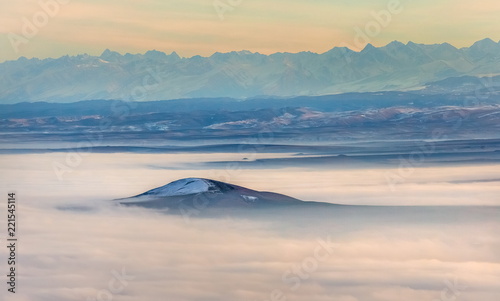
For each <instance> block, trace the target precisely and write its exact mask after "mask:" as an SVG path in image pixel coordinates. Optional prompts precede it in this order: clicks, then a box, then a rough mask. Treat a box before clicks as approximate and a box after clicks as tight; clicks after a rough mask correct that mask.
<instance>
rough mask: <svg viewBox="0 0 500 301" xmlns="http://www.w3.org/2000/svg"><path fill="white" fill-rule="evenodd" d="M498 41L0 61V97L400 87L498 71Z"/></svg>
mask: <svg viewBox="0 0 500 301" xmlns="http://www.w3.org/2000/svg"><path fill="white" fill-rule="evenodd" d="M499 53H500V43H497V42H494V41H492V40H490V39H485V40H482V41H478V42H476V43H475V44H474V45H472V46H471V47H469V48H462V49H457V48H455V47H453V46H452V45H450V44H447V43H444V44H436V45H423V44H416V43H412V42H409V43H407V44H403V43H399V42H392V43H390V44H388V45H387V46H384V47H379V48H377V47H374V46H372V45H367V46H366V47H365V49H363V50H362V51H360V52H355V51H352V50H349V49H347V48H333V49H332V50H330V51H327V52H325V53H322V54H318V53H312V52H300V53H274V54H271V55H263V54H260V53H252V52H249V51H240V52H234V51H233V52H229V53H215V54H213V55H212V56H210V57H201V56H194V57H191V58H181V57H180V56H179V55H177V53H175V52H174V53H171V54H169V55H167V54H165V53H163V52H160V51H148V52H146V53H145V54H135V55H134V54H128V53H127V54H125V55H121V54H119V53H117V52H113V51H110V50H106V51H104V52H103V53H102V55H100V56H90V55H86V54H85V55H78V56H73V57H70V56H64V57H61V58H57V59H44V60H40V59H36V58H34V59H26V58H20V59H18V60H17V61H8V62H4V63H1V64H0V102H1V103H17V102H22V101H51V102H73V101H79V100H89V99H121V100H127V101H145V100H162V99H163V100H164V99H176V98H193V97H225V96H227V97H235V98H245V97H253V96H257V95H275V96H296V95H324V94H335V93H342V92H365V91H383V90H385V91H388V90H405V89H416V88H419V87H422V86H423V85H424V84H425V83H428V82H433V81H438V80H443V79H446V78H449V77H459V76H465V75H468V76H486V75H496V74H500V55H499Z"/></svg>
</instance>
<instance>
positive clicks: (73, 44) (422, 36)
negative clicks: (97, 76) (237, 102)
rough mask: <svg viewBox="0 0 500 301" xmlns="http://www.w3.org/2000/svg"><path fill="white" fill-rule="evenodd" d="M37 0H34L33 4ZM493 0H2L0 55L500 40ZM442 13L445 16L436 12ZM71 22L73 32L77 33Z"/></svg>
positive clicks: (276, 49) (290, 49) (271, 49)
mask: <svg viewBox="0 0 500 301" xmlns="http://www.w3.org/2000/svg"><path fill="white" fill-rule="evenodd" d="M40 3H41V4H40ZM499 12H500V4H499V3H498V2H497V1H492V0H488V1H482V2H481V5H477V4H476V3H472V2H470V1H466V0H462V1H450V0H438V1H418V2H415V1H407V0H391V1H387V0H377V1H367V0H363V1H357V2H355V3H353V2H350V1H343V0H337V1H318V2H315V3H311V2H307V1H301V0H294V1H273V2H269V1H262V0H259V1H230V2H227V1H224V0H215V1H201V0H190V1H180V0H176V1H169V2H164V1H158V0H156V1H155V0H150V1H147V2H144V1H130V0H129V1H106V2H104V3H103V2H99V1H95V0H92V1H85V2H82V1H66V0H64V1H63V0H57V2H56V0H46V1H41V2H38V1H22V2H5V3H3V4H1V5H0V17H1V18H2V20H3V25H2V26H0V33H2V34H3V35H4V36H5V38H4V39H2V40H0V61H4V60H13V59H16V58H18V57H21V56H26V57H39V58H45V57H59V56H62V55H66V54H68V55H76V54H78V53H89V54H91V55H98V54H100V53H102V51H103V50H104V49H107V48H109V49H113V50H115V51H118V52H120V53H127V52H129V53H140V52H145V51H147V50H151V49H157V50H161V51H163V52H166V53H170V52H172V51H176V52H178V53H179V54H180V55H181V56H183V57H191V56H194V55H203V56H207V55H210V54H212V53H214V52H217V51H219V52H229V51H233V50H235V51H237V50H241V49H246V50H249V51H252V52H260V53H264V54H270V53H275V52H285V51H288V52H300V51H312V52H317V53H322V52H325V51H328V50H329V49H331V48H333V47H343V46H347V47H349V46H352V47H350V48H354V49H355V50H360V49H362V48H363V47H364V46H365V45H366V44H368V43H371V44H373V45H375V46H381V45H385V44H388V43H389V42H391V41H394V40H398V41H401V42H403V43H406V42H408V41H413V42H415V43H423V44H435V43H442V42H448V43H450V44H452V45H455V46H456V47H459V48H460V47H465V46H470V45H471V44H472V43H473V42H475V41H478V40H481V39H483V38H485V37H490V38H492V39H493V40H495V41H498V40H500V36H499V34H498V33H497V32H498V31H497V30H496V29H497V28H498V27H500V20H499V18H498V14H499ZM444 15H446V23H444V22H441V21H440V20H442V19H443V16H444ZM74 32H78V35H74V34H73V33H74Z"/></svg>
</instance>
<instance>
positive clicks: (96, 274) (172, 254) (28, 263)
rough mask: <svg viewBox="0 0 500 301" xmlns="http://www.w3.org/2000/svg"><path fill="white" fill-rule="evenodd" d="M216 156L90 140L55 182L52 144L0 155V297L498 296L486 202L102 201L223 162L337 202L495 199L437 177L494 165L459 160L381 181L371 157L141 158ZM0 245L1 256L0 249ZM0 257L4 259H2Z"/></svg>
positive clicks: (485, 173)
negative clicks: (301, 205) (279, 166)
mask: <svg viewBox="0 0 500 301" xmlns="http://www.w3.org/2000/svg"><path fill="white" fill-rule="evenodd" d="M130 156H134V157H133V158H131V157H130ZM197 156H198V157H197ZM220 157H228V155H224V154H216V155H213V157H210V156H208V155H193V156H190V157H189V158H187V157H183V156H180V155H134V154H105V155H100V154H91V155H89V156H88V157H85V158H84V160H83V161H82V163H81V164H80V165H79V166H78V167H77V168H75V169H74V170H73V171H72V172H71V173H68V174H67V178H65V180H64V181H62V182H61V181H58V180H57V178H56V177H55V175H54V173H53V170H52V169H51V166H52V162H54V161H57V160H61V159H62V160H64V154H46V155H36V156H35V155H33V156H29V155H27V156H26V155H25V156H22V160H21V157H16V156H6V155H4V156H1V157H0V158H1V160H2V161H1V162H0V163H1V164H0V166H1V169H2V170H1V172H2V176H1V180H2V181H1V183H2V184H0V188H1V189H0V190H1V193H2V194H6V192H7V191H8V190H11V189H13V190H16V191H17V193H18V195H19V218H20V220H19V238H20V241H19V251H18V252H19V260H18V267H19V279H18V293H17V294H16V295H15V296H13V295H7V293H6V288H5V287H4V289H2V291H1V292H0V295H2V298H3V299H2V300H9V301H10V300H14V301H25V300H27V301H28V300H29V301H63V300H64V301H67V300H123V301H132V300H153V301H154V300H165V299H168V300H176V301H184V300H186V301H188V300H189V301H193V300H200V301H201V300H203V301H207V300H214V301H215V300H217V301H225V300H228V301H229V300H249V301H265V300H291V301H302V300H318V301H323V300H332V299H333V300H342V301H356V300H359V301H362V300H370V301H372V300H373V301H382V300H383V301H386V300H394V301H396V300H397V301H399V300H406V301H417V300H418V301H420V300H431V301H435V300H452V298H455V299H454V300H463V301H476V300H482V301H496V300H497V299H498V295H499V294H500V290H499V288H498V283H500V255H499V254H500V252H499V250H500V238H499V237H498V232H499V230H500V221H499V220H498V214H497V213H498V209H492V208H477V207H476V208H472V207H471V208H462V209H454V210H455V211H450V210H451V209H449V208H446V207H444V208H440V209H436V210H438V211H435V210H434V211H432V212H431V211H429V213H427V211H425V210H427V209H425V210H424V209H419V208H410V207H406V209H404V210H399V211H397V210H395V209H394V208H392V209H390V208H387V210H386V209H384V208H382V209H376V210H375V209H369V208H368V209H367V207H359V208H353V209H350V211H348V214H347V213H346V214H344V213H338V214H333V215H331V216H325V215H322V216H321V217H314V216H309V215H308V213H307V212H300V214H297V215H291V214H290V213H287V214H283V215H282V216H275V217H272V218H269V217H257V218H255V217H253V218H241V217H234V216H226V217H221V218H191V219H189V220H185V219H184V218H182V217H181V216H172V215H165V214H160V213H158V212H154V211H150V210H144V209H138V208H122V207H116V206H113V205H112V204H110V202H109V200H110V199H112V198H116V197H125V196H130V195H133V194H137V193H141V192H143V191H145V190H147V189H150V188H153V187H155V186H159V185H162V184H166V183H167V182H169V181H171V180H174V179H176V178H181V177H186V176H204V177H212V178H217V177H218V176H219V175H224V173H226V175H230V176H229V177H228V179H226V180H228V181H230V182H233V183H235V184H240V185H244V186H248V187H249V188H255V189H259V190H273V191H276V192H280V193H285V194H289V195H292V196H295V197H300V198H303V199H306V197H307V196H308V195H310V196H311V198H312V199H313V200H322V197H325V196H327V195H332V196H331V197H332V199H334V200H340V199H342V200H345V203H351V204H356V203H358V204H359V203H363V202H366V203H369V202H371V203H373V204H378V203H376V202H380V203H379V204H390V205H397V204H398V203H397V200H398V198H399V199H401V202H402V203H403V204H409V203H411V202H412V201H413V200H415V202H417V204H424V203H425V204H429V203H431V202H433V203H434V204H438V205H439V204H449V203H450V200H452V199H453V198H455V199H457V200H460V202H463V203H464V204H469V205H470V204H475V203H483V202H484V203H488V201H491V202H492V203H494V202H497V201H498V200H497V199H495V198H494V193H497V189H498V187H496V186H495V184H494V183H492V182H480V183H460V184H454V183H451V182H452V181H467V180H470V179H476V178H477V179H486V178H498V174H496V172H495V168H497V167H496V166H477V167H470V168H469V167H468V169H467V173H465V172H464V171H463V170H461V169H460V168H459V167H442V168H437V167H436V168H427V169H418V170H416V171H415V173H414V174H412V175H411V176H409V177H408V178H407V182H406V183H404V184H402V185H401V186H399V187H398V189H397V190H396V191H395V192H391V191H390V190H389V189H388V188H387V186H385V183H384V178H383V175H384V172H386V171H387V170H383V169H380V170H378V169H373V170H359V169H353V170H331V171H328V172H326V171H316V172H314V171H312V170H306V169H303V170H300V171H301V172H302V173H299V170H298V169H287V170H267V171H265V173H263V171H262V170H240V171H238V172H235V173H233V174H228V170H199V171H193V170H182V168H179V170H178V171H172V170H157V169H149V168H148V167H147V166H148V165H150V164H152V163H153V162H156V163H158V162H160V161H161V162H162V163H164V164H172V165H175V164H178V166H179V167H182V164H181V163H182V162H184V161H189V162H194V161H196V160H199V161H202V160H207V158H208V159H213V160H218V159H220ZM132 159H133V160H132ZM4 169H5V170H4ZM7 170H8V171H9V172H8V173H7V172H6V171H7ZM496 170H498V169H496ZM292 171H293V172H292ZM263 174H265V177H263V176H262V175H263ZM259 175H260V177H259ZM217 179H219V180H222V179H221V178H217ZM360 179H363V180H362V181H361V180H360ZM356 182H357V183H359V187H356V186H355V185H354V184H355V183H356ZM308 184H309V185H308ZM474 194H475V195H476V199H470V198H469V197H472V195H474ZM496 195H498V193H497V194H496ZM384 196H385V197H384ZM419 198H422V199H421V200H420V201H419ZM468 198H469V199H468ZM489 198H491V200H490V199H489ZM61 208H64V209H61ZM339 210H340V209H339ZM457 210H458V211H457ZM346 212H347V211H346ZM398 215H399V216H398ZM0 250H1V251H0V256H1V258H5V257H6V255H7V253H6V251H7V250H6V249H5V248H2V249H0ZM0 268H1V269H2V271H6V264H5V260H2V263H1V264H0ZM2 273H3V272H2Z"/></svg>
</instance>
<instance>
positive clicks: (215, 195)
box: [117, 178, 308, 213]
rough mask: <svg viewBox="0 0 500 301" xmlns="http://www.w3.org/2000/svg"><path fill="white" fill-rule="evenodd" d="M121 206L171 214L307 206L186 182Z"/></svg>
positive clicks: (283, 198)
mask: <svg viewBox="0 0 500 301" xmlns="http://www.w3.org/2000/svg"><path fill="white" fill-rule="evenodd" d="M117 201H118V202H119V203H120V204H122V205H128V206H140V207H146V208H156V209H168V210H169V211H171V212H181V213H182V212H183V211H184V212H185V211H186V210H202V209H203V210H205V209H206V210H209V209H220V208H263V207H269V206H273V207H274V206H283V205H300V204H307V203H308V202H302V201H300V200H298V199H294V198H291V197H289V196H286V195H282V194H277V193H272V192H261V191H255V190H251V189H247V188H244V187H241V186H237V185H232V184H227V183H223V182H219V181H214V180H209V179H202V178H187V179H181V180H177V181H174V182H171V183H169V184H167V185H165V186H161V187H158V188H155V189H152V190H149V191H147V192H145V193H142V194H139V195H137V196H134V197H130V198H124V199H119V200H117Z"/></svg>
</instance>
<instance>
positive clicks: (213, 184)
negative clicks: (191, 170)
mask: <svg viewBox="0 0 500 301" xmlns="http://www.w3.org/2000/svg"><path fill="white" fill-rule="evenodd" d="M230 188H231V187H230V186H229V185H227V184H224V183H221V182H217V181H212V180H207V179H202V178H186V179H181V180H177V181H174V182H171V183H169V184H167V185H164V186H161V187H158V188H155V189H152V190H149V191H147V192H145V193H144V194H143V195H151V196H157V197H165V196H181V195H190V194H197V193H204V192H211V193H222V192H223V191H227V190H230Z"/></svg>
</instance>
